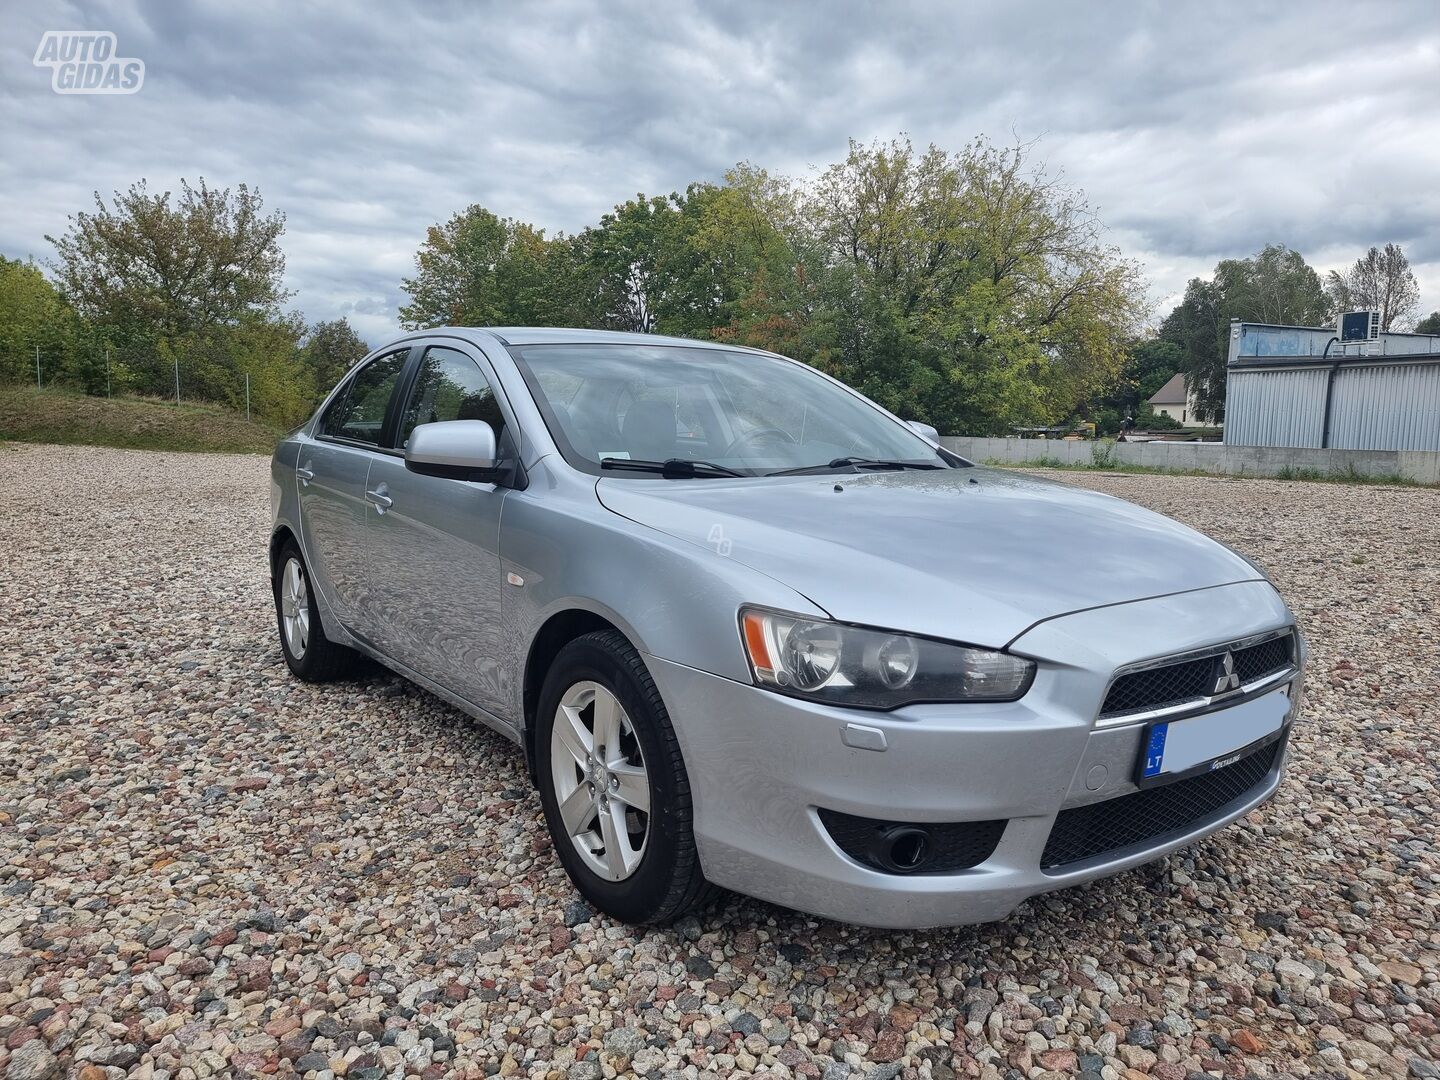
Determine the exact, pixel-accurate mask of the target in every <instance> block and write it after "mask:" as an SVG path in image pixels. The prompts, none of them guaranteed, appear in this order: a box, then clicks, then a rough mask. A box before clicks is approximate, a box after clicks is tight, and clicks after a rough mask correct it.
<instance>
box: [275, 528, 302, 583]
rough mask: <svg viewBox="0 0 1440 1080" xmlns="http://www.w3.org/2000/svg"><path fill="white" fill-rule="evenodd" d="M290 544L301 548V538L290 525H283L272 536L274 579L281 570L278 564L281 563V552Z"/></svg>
mask: <svg viewBox="0 0 1440 1080" xmlns="http://www.w3.org/2000/svg"><path fill="white" fill-rule="evenodd" d="M289 543H293V544H294V545H295V547H296V548H297V549H298V548H299V547H300V538H299V537H298V536H296V535H295V533H294V531H292V530H291V528H290V526H289V525H281V526H280V527H279V528H278V529H276V530H275V531H274V532H273V533H271V534H270V576H271V577H274V576H275V572H276V571H277V570H278V569H279V567H278V565H277V564H278V563H279V561H280V552H282V551H284V550H285V545H286V544H289Z"/></svg>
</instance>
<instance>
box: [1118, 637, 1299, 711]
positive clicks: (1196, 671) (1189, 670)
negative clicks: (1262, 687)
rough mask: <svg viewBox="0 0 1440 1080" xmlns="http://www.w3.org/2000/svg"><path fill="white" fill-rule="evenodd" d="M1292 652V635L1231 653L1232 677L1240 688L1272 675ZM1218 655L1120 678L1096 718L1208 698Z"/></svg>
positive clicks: (1289, 659) (1291, 659) (1286, 663)
mask: <svg viewBox="0 0 1440 1080" xmlns="http://www.w3.org/2000/svg"><path fill="white" fill-rule="evenodd" d="M1293 650H1294V635H1293V634H1289V633H1287V634H1282V635H1281V636H1280V637H1275V638H1270V639H1268V640H1266V641H1262V642H1259V643H1258V644H1255V645H1250V646H1248V647H1246V648H1243V649H1235V650H1234V651H1233V655H1234V657H1235V673H1236V674H1237V675H1239V676H1240V682H1241V683H1242V684H1245V683H1252V682H1255V681H1256V680H1257V679H1263V678H1265V676H1267V675H1274V674H1275V673H1276V672H1278V671H1283V670H1284V669H1285V668H1286V667H1289V666H1290V664H1292V663H1293V662H1294V653H1293ZM1222 652H1223V649H1222V650H1220V652H1216V653H1212V654H1211V655H1209V656H1202V657H1199V658H1198V659H1192V660H1182V661H1180V662H1179V663H1175V664H1164V665H1161V666H1160V667H1150V668H1145V669H1144V670H1142V671H1132V672H1129V673H1127V674H1125V675H1121V676H1120V677H1119V678H1117V679H1116V680H1115V681H1114V682H1113V683H1111V684H1110V691H1109V693H1107V694H1106V695H1105V704H1104V706H1102V707H1101V709H1100V715H1101V716H1121V715H1124V714H1125V713H1133V712H1149V711H1151V710H1153V709H1164V708H1168V707H1170V706H1172V705H1183V704H1184V703H1185V702H1187V701H1198V700H1201V699H1203V698H1207V697H1209V696H1210V695H1211V693H1212V692H1213V691H1214V689H1215V664H1216V657H1217V656H1219V655H1221V653H1222Z"/></svg>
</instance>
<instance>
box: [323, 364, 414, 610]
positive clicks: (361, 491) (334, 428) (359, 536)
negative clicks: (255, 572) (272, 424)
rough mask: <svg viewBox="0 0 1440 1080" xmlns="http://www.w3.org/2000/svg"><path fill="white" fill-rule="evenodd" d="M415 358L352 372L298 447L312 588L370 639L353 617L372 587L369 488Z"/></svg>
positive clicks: (374, 365)
mask: <svg viewBox="0 0 1440 1080" xmlns="http://www.w3.org/2000/svg"><path fill="white" fill-rule="evenodd" d="M410 351H411V350H410V347H409V346H406V347H405V348H403V349H396V350H393V351H391V352H388V353H384V354H382V355H380V356H377V357H375V358H374V359H373V360H370V361H368V362H367V363H365V364H364V365H363V366H362V367H360V368H359V369H357V370H356V371H355V373H354V374H353V375H352V376H351V377H350V379H349V380H348V381H347V382H346V384H345V386H344V387H343V388H342V389H341V390H340V392H339V393H338V394H336V395H335V397H334V398H333V399H332V400H331V402H330V404H329V406H328V407H327V408H326V410H325V413H324V415H323V416H321V418H320V420H319V422H318V423H317V424H316V426H315V429H314V431H313V432H312V434H311V437H310V438H309V439H307V440H306V441H305V443H304V444H303V445H302V446H301V448H300V455H299V458H298V459H297V465H296V469H295V478H296V488H297V490H298V491H299V494H300V532H301V542H302V544H303V545H304V548H305V561H306V564H307V565H308V566H309V568H310V578H311V581H312V583H313V585H314V587H315V588H317V589H318V590H319V591H320V592H321V594H322V595H323V596H324V598H325V600H326V602H327V603H328V605H329V608H330V610H331V611H332V612H334V614H335V616H336V618H338V619H339V620H340V622H341V624H342V625H343V626H344V627H345V628H346V629H347V630H351V631H356V632H358V633H360V634H361V635H363V636H367V637H368V636H369V635H368V633H367V630H366V628H365V627H364V625H362V624H361V623H360V622H358V621H357V618H356V616H357V612H358V611H359V610H360V609H361V607H362V601H363V599H364V594H365V592H366V589H367V587H368V581H369V575H368V574H367V571H366V565H365V518H366V501H365V490H366V487H365V485H366V481H367V479H368V477H369V473H370V466H371V464H372V463H373V462H374V461H375V459H376V458H377V457H380V456H381V447H382V446H384V445H385V443H386V442H387V441H388V439H387V434H388V429H387V425H388V424H390V423H392V422H393V413H394V411H395V407H396V406H397V404H398V403H397V402H396V400H395V398H396V392H397V391H398V390H399V388H400V386H401V384H402V381H403V380H402V378H401V376H402V375H403V374H404V371H405V365H406V361H407V360H408V358H409V356H410Z"/></svg>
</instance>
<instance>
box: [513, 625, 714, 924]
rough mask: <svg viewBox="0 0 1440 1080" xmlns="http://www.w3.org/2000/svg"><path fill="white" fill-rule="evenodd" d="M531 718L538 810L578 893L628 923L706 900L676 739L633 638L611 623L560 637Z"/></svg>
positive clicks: (660, 918)
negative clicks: (541, 808) (572, 636)
mask: <svg viewBox="0 0 1440 1080" xmlns="http://www.w3.org/2000/svg"><path fill="white" fill-rule="evenodd" d="M536 723H537V729H536V732H535V736H536V738H535V748H536V757H537V760H536V765H537V770H536V771H537V774H538V779H539V783H540V797H541V802H542V803H543V805H544V807H545V820H546V823H547V825H548V826H549V829H550V836H551V838H552V840H553V841H554V844H555V851H556V853H557V854H558V855H559V856H560V861H561V863H562V864H563V865H564V867H565V870H566V872H567V873H569V875H570V879H571V881H573V882H574V883H575V886H576V888H578V889H579V890H580V892H581V893H582V894H583V895H584V896H585V898H586V899H587V900H589V901H590V902H591V903H592V904H593V905H595V907H596V908H598V909H599V910H601V911H603V912H605V913H606V914H609V915H612V916H614V917H615V918H617V919H620V920H621V921H623V922H629V923H658V922H667V921H669V920H672V919H675V918H678V917H679V916H680V915H682V914H684V913H685V912H687V911H689V910H691V909H692V908H694V907H696V906H698V905H700V904H702V903H704V902H705V901H706V900H708V899H709V898H710V896H711V895H712V887H711V886H709V885H708V884H707V883H706V881H705V878H704V875H703V874H702V873H701V871H700V860H699V857H698V855H697V854H696V850H695V837H694V834H693V832H692V831H691V820H692V810H691V802H690V783H689V779H688V778H687V776H686V774H685V763H684V761H683V760H682V758H681V756H680V745H679V743H678V742H677V741H676V739H675V732H674V729H673V728H672V727H671V724H670V716H669V714H668V713H667V712H666V711H665V704H664V702H662V701H661V700H660V694H659V691H657V690H656V688H655V683H654V682H653V681H652V680H651V678H650V673H649V671H648V670H646V668H645V663H644V661H643V660H641V658H640V654H639V653H638V652H636V651H635V648H634V646H632V645H631V644H630V643H629V642H628V641H627V640H626V639H625V637H624V636H623V635H622V634H620V633H619V632H618V631H614V630H603V631H597V632H595V633H591V634H586V635H584V636H583V637H579V638H576V639H575V640H574V641H572V642H571V643H570V644H569V645H567V646H565V648H564V649H562V650H561V651H560V654H559V655H558V656H557V657H556V658H555V662H554V663H553V664H552V665H551V667H550V671H549V674H548V675H547V676H546V679H545V685H544V687H543V689H542V691H541V694H540V702H539V711H538V714H537V718H536Z"/></svg>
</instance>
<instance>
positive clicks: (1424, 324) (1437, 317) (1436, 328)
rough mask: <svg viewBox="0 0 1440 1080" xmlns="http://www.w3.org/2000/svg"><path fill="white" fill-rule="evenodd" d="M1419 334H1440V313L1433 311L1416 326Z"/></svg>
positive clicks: (1416, 331)
mask: <svg viewBox="0 0 1440 1080" xmlns="http://www.w3.org/2000/svg"><path fill="white" fill-rule="evenodd" d="M1415 333H1417V334H1440V311H1432V312H1431V313H1430V314H1429V315H1426V316H1425V318H1423V319H1421V320H1420V321H1419V322H1417V323H1416V324H1415Z"/></svg>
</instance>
